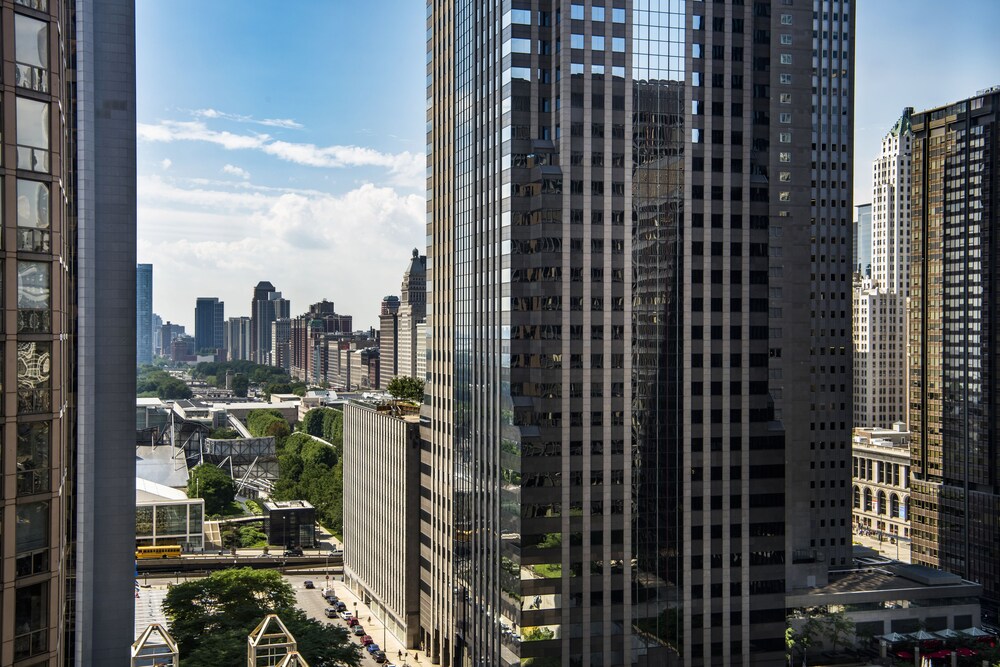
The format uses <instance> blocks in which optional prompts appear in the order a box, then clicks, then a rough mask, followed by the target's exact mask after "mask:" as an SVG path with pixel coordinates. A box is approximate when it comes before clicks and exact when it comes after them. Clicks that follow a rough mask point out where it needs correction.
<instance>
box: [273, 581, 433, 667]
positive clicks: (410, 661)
mask: <svg viewBox="0 0 1000 667" xmlns="http://www.w3.org/2000/svg"><path fill="white" fill-rule="evenodd" d="M306 579H309V580H311V581H312V582H313V583H314V584H315V586H316V588H315V589H312V590H310V589H307V588H305V586H304V585H303V582H304V581H305V580H306ZM285 580H286V581H288V582H289V583H290V584H292V587H293V588H294V589H295V596H296V598H297V602H298V607H299V608H300V609H302V610H303V611H304V612H306V614H307V615H308V616H309V617H311V618H315V619H317V620H321V621H325V622H328V623H335V624H337V625H339V626H342V627H346V625H347V624H346V623H345V622H344V621H342V620H340V619H339V618H336V619H328V618H327V617H326V614H325V613H324V610H325V609H326V607H327V604H326V600H324V599H323V595H322V594H321V592H320V591H321V590H322V589H323V587H324V585H326V579H325V576H323V575H320V576H315V575H313V576H308V575H298V574H290V575H286V576H285ZM329 585H330V586H331V587H332V588H333V590H334V592H335V593H336V595H337V597H338V598H340V599H341V601H343V602H344V604H346V605H347V608H348V609H349V610H350V611H351V613H353V614H354V615H355V616H357V617H358V619H359V620H360V621H361V625H362V626H363V627H364V628H365V631H366V632H367V633H368V634H369V635H371V637H372V639H374V640H375V642H376V643H377V644H378V645H379V646H381V647H382V650H383V651H385V654H386V657H388V658H389V662H386V663H382V667H387V666H388V667H393V666H395V667H414V666H416V665H428V666H429V665H430V660H429V659H428V658H426V657H424V658H421V657H419V656H418V654H417V653H415V652H414V651H412V650H411V651H409V652H408V653H407V652H403V646H402V645H401V644H400V643H399V642H398V641H396V638H395V637H393V636H392V635H390V634H387V633H386V632H385V629H384V628H383V627H382V624H381V623H379V622H378V619H376V618H374V617H372V615H371V610H369V609H368V606H367V605H365V603H364V601H362V600H360V599H358V598H357V597H356V596H355V595H354V594H353V593H351V591H350V590H349V589H348V588H347V586H345V585H344V583H343V582H342V581H339V580H338V579H337V577H336V576H335V575H333V574H331V575H330V579H329ZM369 619H370V620H369ZM349 637H350V638H351V641H353V642H355V643H356V644H359V645H360V644H361V641H360V638H359V637H356V636H355V635H353V634H351V635H349ZM363 653H364V658H363V659H362V661H361V664H362V665H365V666H366V667H369V666H373V665H377V664H378V663H376V662H375V661H374V660H373V659H372V658H371V656H369V655H368V652H367V651H363ZM400 655H402V656H403V657H402V658H401V657H400Z"/></svg>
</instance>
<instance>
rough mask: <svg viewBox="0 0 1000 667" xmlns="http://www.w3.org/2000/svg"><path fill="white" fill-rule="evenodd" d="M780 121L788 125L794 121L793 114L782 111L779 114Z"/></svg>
mask: <svg viewBox="0 0 1000 667" xmlns="http://www.w3.org/2000/svg"><path fill="white" fill-rule="evenodd" d="M778 122H779V123H784V124H785V125H787V124H788V123H791V122H792V114H790V113H780V114H778Z"/></svg>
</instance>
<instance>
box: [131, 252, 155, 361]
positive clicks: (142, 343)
mask: <svg viewBox="0 0 1000 667" xmlns="http://www.w3.org/2000/svg"><path fill="white" fill-rule="evenodd" d="M151 363H153V265H152V264H137V265H136V267H135V365H136V366H141V365H143V364H151Z"/></svg>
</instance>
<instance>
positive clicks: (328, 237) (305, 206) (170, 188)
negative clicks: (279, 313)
mask: <svg viewBox="0 0 1000 667" xmlns="http://www.w3.org/2000/svg"><path fill="white" fill-rule="evenodd" d="M264 190H265V191H259V190H258V189H257V188H255V187H253V186H249V185H248V184H245V183H243V182H236V183H234V182H229V183H219V184H210V183H205V184H191V183H188V182H180V181H172V180H171V181H168V180H166V179H164V178H161V177H142V178H140V180H139V193H138V194H139V238H140V239H141V241H140V243H139V257H140V261H143V262H146V261H149V262H152V263H153V264H154V266H155V269H154V270H155V272H156V275H157V280H154V288H155V289H156V293H155V295H154V310H155V311H156V312H157V313H159V314H160V315H161V316H163V317H164V318H165V319H167V318H169V319H171V320H173V321H180V322H181V323H182V324H185V323H187V320H189V319H190V318H191V313H192V312H193V307H194V299H195V297H196V296H200V295H203V294H202V293H203V292H205V290H206V286H211V289H212V294H211V296H219V297H220V298H222V299H223V300H224V301H226V316H227V317H235V316H237V315H249V302H250V295H251V291H252V288H253V285H255V284H256V283H257V282H258V281H260V280H270V281H271V282H273V283H274V285H275V286H276V287H277V288H278V289H279V290H280V291H282V292H283V293H284V295H285V296H286V297H287V298H289V299H291V300H292V312H293V314H298V313H302V312H304V311H305V310H306V309H307V308H308V306H309V304H311V303H314V302H316V301H319V300H321V299H323V298H327V299H330V300H331V301H334V303H335V304H336V307H337V311H338V312H341V313H345V314H349V315H353V316H354V321H355V326H356V328H367V327H368V326H371V325H373V324H375V323H376V322H377V318H378V308H379V303H380V301H381V298H382V296H384V295H386V294H398V292H399V284H400V280H401V279H402V276H403V271H404V270H405V269H406V266H407V264H408V262H409V257H410V251H411V249H412V248H414V247H421V246H422V244H423V238H424V234H425V206H424V200H423V196H422V195H416V194H402V193H400V192H397V191H396V190H394V189H393V188H390V187H378V186H375V185H372V184H364V185H361V186H359V187H357V188H355V189H354V190H351V191H349V192H347V193H344V194H342V195H331V194H327V193H320V192H313V191H303V190H285V191H282V190H280V189H277V188H265V189H264ZM161 288H162V289H161Z"/></svg>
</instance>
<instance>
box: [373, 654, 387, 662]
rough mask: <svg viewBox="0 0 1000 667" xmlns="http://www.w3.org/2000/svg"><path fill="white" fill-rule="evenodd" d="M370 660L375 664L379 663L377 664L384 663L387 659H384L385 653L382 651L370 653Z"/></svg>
mask: <svg viewBox="0 0 1000 667" xmlns="http://www.w3.org/2000/svg"><path fill="white" fill-rule="evenodd" d="M372 658H374V659H375V662H379V663H381V662H385V661H386V659H387V658H386V657H385V653H383V652H382V651H373V652H372Z"/></svg>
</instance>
